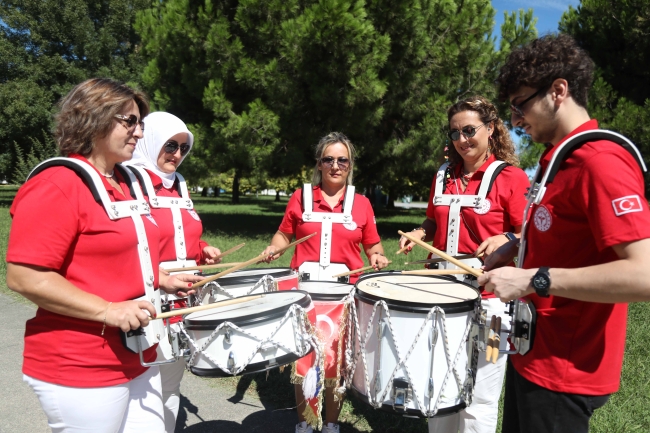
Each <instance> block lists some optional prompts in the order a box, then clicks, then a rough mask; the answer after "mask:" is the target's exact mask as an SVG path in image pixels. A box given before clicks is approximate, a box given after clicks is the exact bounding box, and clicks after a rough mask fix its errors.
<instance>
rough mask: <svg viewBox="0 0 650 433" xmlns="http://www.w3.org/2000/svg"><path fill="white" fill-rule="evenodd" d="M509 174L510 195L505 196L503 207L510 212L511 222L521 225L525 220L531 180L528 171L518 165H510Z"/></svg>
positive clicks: (514, 224)
mask: <svg viewBox="0 0 650 433" xmlns="http://www.w3.org/2000/svg"><path fill="white" fill-rule="evenodd" d="M505 170H507V171H508V172H509V173H508V174H509V176H508V178H507V181H508V186H509V188H508V197H506V198H505V200H504V204H503V208H504V209H505V210H506V212H507V213H508V218H509V219H510V224H512V225H513V226H520V225H522V224H523V221H524V211H525V209H526V204H527V203H528V199H527V198H526V195H527V194H528V189H529V188H530V180H528V176H527V175H526V173H525V172H524V171H523V170H522V169H520V168H516V167H508V168H506V169H505Z"/></svg>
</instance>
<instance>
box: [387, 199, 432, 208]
mask: <svg viewBox="0 0 650 433" xmlns="http://www.w3.org/2000/svg"><path fill="white" fill-rule="evenodd" d="M394 203H395V207H401V208H404V209H426V208H427V206H428V205H429V204H428V203H427V202H426V201H413V202H410V203H403V202H401V201H396V202H394Z"/></svg>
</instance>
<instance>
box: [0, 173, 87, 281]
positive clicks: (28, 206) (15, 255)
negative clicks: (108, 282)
mask: <svg viewBox="0 0 650 433" xmlns="http://www.w3.org/2000/svg"><path fill="white" fill-rule="evenodd" d="M46 172H47V171H46ZM46 172H43V173H42V174H41V175H43V174H45V173H46ZM68 193H70V191H68ZM71 201H74V203H71ZM76 203H77V202H76V200H74V198H72V199H71V198H69V196H68V195H67V194H66V193H64V192H63V190H62V189H61V188H60V186H59V185H57V184H55V183H54V182H52V181H50V180H49V179H44V178H40V179H39V178H35V179H33V180H31V181H29V182H27V183H26V184H25V185H24V186H23V187H22V188H21V190H20V191H19V192H18V194H17V195H16V199H15V200H14V203H13V205H12V207H11V216H12V218H13V220H12V223H11V232H10V234H9V246H8V248H7V262H10V263H22V264H28V265H34V266H43V267H46V268H49V269H61V267H62V266H63V264H64V261H65V259H66V257H67V255H68V252H69V250H70V248H71V246H72V245H73V243H74V241H75V238H76V237H77V235H78V233H79V227H78V221H79V214H78V205H77V204H76Z"/></svg>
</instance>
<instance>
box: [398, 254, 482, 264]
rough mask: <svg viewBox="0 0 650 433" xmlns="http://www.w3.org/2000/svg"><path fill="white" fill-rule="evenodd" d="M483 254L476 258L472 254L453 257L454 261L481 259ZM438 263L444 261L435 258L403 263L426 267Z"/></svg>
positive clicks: (443, 260)
mask: <svg viewBox="0 0 650 433" xmlns="http://www.w3.org/2000/svg"><path fill="white" fill-rule="evenodd" d="M483 256H484V254H483V253H481V254H479V255H478V256H476V257H474V254H461V255H460V256H454V258H455V259H458V260H463V259H473V258H479V259H480V258H481V257H483ZM440 262H446V260H445V259H441V258H436V259H424V260H415V261H413V262H406V263H404V264H405V265H427V264H431V263H440Z"/></svg>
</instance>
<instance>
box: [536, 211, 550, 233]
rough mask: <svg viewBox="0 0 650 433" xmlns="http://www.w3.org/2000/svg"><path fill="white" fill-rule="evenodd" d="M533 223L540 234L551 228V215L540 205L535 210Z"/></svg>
mask: <svg viewBox="0 0 650 433" xmlns="http://www.w3.org/2000/svg"><path fill="white" fill-rule="evenodd" d="M533 220H534V221H535V227H536V228H537V230H539V231H540V232H545V231H546V230H548V229H550V228H551V224H552V223H553V218H551V213H550V212H549V211H548V209H546V207H545V206H544V205H540V206H539V207H538V208H537V210H535V216H534V217H533Z"/></svg>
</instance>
